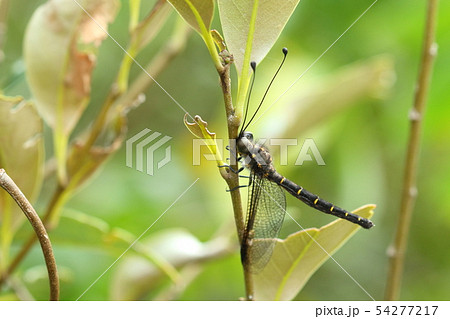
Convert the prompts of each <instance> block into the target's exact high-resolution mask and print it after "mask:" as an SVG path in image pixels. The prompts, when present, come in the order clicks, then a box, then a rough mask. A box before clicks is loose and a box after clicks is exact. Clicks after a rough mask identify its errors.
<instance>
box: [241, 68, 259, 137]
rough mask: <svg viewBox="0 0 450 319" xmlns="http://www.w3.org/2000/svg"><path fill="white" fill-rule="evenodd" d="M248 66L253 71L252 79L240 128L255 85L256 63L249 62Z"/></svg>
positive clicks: (245, 116) (245, 117)
mask: <svg viewBox="0 0 450 319" xmlns="http://www.w3.org/2000/svg"><path fill="white" fill-rule="evenodd" d="M250 66H251V67H252V70H253V77H252V83H251V84H250V90H249V91H248V96H247V105H246V107H245V115H244V121H243V122H242V128H244V126H245V121H246V120H247V113H248V106H249V105H250V96H251V95H252V90H253V84H255V77H256V62H255V61H252V62H250ZM243 131H244V130H243V129H241V131H240V132H239V135H241V133H242V132H243Z"/></svg>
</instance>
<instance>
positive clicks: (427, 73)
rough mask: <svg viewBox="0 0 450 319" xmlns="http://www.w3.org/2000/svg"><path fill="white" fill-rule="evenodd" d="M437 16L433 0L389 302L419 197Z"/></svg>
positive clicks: (393, 297)
mask: <svg viewBox="0 0 450 319" xmlns="http://www.w3.org/2000/svg"><path fill="white" fill-rule="evenodd" d="M437 12H438V0H429V1H428V10H427V17H426V24H425V35H424V44H423V49H422V61H421V67H420V73H419V77H418V81H417V89H416V94H415V97H414V106H413V109H412V110H411V113H410V121H411V127H410V135H409V141H408V151H407V154H406V163H405V172H404V180H403V191H402V199H401V206H400V214H399V221H398V225H397V232H396V237H395V242H394V245H393V247H392V249H391V250H390V251H391V253H390V268H389V272H388V278H387V286H386V295H385V299H386V300H398V298H399V295H400V287H401V281H402V274H403V268H404V266H403V264H404V259H405V252H406V246H407V241H408V233H409V228H410V224H411V216H412V212H413V208H414V202H415V199H416V197H417V188H416V178H417V164H418V161H419V147H420V138H421V133H422V131H421V127H422V119H423V116H424V114H425V106H426V101H427V96H428V91H429V87H430V79H431V74H432V70H433V62H434V58H435V56H436V53H437V46H436V43H435V42H434V39H435V31H436V24H437Z"/></svg>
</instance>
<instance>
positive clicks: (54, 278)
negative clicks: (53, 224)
mask: <svg viewBox="0 0 450 319" xmlns="http://www.w3.org/2000/svg"><path fill="white" fill-rule="evenodd" d="M0 186H1V187H2V188H3V189H4V190H6V191H7V192H8V193H9V195H11V197H12V198H13V199H14V200H15V201H16V203H17V205H19V207H20V208H21V209H22V211H23V212H24V214H25V216H26V217H27V218H28V220H29V221H30V224H31V226H32V227H33V229H34V231H35V233H36V236H37V237H38V239H39V242H40V244H41V247H42V252H43V254H44V259H45V263H46V265H47V271H48V278H49V281H50V300H59V279H58V270H57V268H56V262H55V256H54V255H53V249H52V244H51V242H50V239H49V238H48V235H47V231H46V230H45V227H44V224H43V223H42V221H41V219H40V218H39V216H38V214H37V213H36V211H35V210H34V208H33V206H31V204H30V202H29V201H28V200H27V199H26V197H25V195H24V194H23V193H22V191H21V190H20V189H19V187H17V185H16V184H15V183H14V181H13V180H12V179H11V178H10V177H9V176H8V174H6V172H5V170H4V169H0Z"/></svg>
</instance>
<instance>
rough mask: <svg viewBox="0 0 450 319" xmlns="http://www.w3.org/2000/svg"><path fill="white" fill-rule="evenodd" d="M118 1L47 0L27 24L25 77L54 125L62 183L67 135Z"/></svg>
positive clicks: (88, 86) (80, 109) (84, 97)
mask: <svg viewBox="0 0 450 319" xmlns="http://www.w3.org/2000/svg"><path fill="white" fill-rule="evenodd" d="M118 6H119V2H118V1H116V0H93V1H87V0H83V1H79V2H75V1H72V0H54V1H48V2H46V3H45V4H43V5H41V6H40V7H39V8H38V9H37V10H36V11H35V12H34V14H33V16H32V18H31V20H30V22H29V24H28V26H27V30H26V34H25V39H24V59H25V65H26V69H27V73H26V75H27V80H28V83H29V86H30V89H31V92H32V94H33V97H34V100H35V102H36V107H37V109H38V111H39V113H40V114H41V116H42V117H43V119H44V120H45V121H46V122H47V124H48V125H49V126H50V127H51V128H52V129H53V131H54V132H53V133H54V149H55V154H56V157H57V160H58V173H59V177H60V180H61V181H62V182H63V183H65V182H66V174H65V167H64V165H65V160H66V148H67V143H68V138H69V135H70V133H71V132H72V130H73V128H74V127H75V125H76V124H77V123H78V120H79V119H80V117H81V114H82V113H83V111H84V109H85V108H86V106H87V105H88V102H89V99H90V94H91V92H90V90H91V77H92V71H93V69H94V66H95V63H96V54H97V48H98V47H99V45H100V44H101V42H102V41H103V40H104V39H105V38H106V37H107V34H106V33H105V32H104V30H106V29H107V25H108V23H110V22H111V21H112V20H113V19H114V17H115V15H116V12H117V9H118ZM81 7H82V8H81ZM84 10H86V11H87V12H88V13H89V15H90V16H89V15H87V14H86V13H85V11H84ZM98 24H99V25H100V26H101V28H100V27H99V25H98Z"/></svg>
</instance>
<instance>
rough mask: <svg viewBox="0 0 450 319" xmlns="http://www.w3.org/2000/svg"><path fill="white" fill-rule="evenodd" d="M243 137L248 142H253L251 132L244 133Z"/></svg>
mask: <svg viewBox="0 0 450 319" xmlns="http://www.w3.org/2000/svg"><path fill="white" fill-rule="evenodd" d="M244 137H245V138H246V139H248V140H249V141H250V142H253V134H252V133H251V132H245V133H244Z"/></svg>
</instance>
